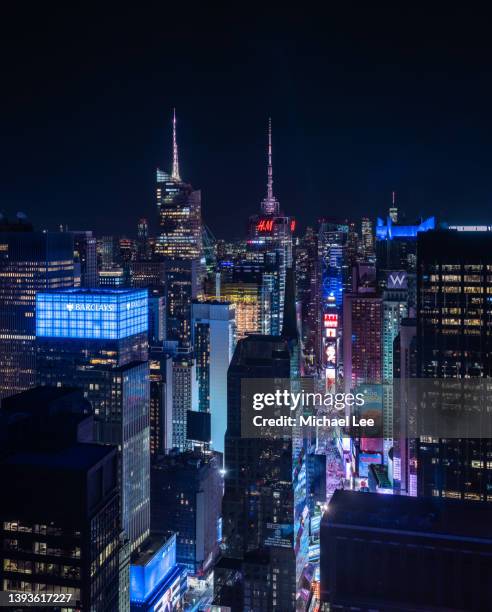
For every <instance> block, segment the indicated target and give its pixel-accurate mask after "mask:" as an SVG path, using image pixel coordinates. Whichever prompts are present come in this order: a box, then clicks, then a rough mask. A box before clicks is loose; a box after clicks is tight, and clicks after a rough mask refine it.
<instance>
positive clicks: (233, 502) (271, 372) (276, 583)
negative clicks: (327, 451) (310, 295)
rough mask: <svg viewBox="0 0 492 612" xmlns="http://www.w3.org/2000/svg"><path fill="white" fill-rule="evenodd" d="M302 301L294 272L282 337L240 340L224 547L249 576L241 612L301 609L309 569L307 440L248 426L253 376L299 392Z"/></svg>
mask: <svg viewBox="0 0 492 612" xmlns="http://www.w3.org/2000/svg"><path fill="white" fill-rule="evenodd" d="M294 296H295V285H294V278H293V274H292V270H289V271H288V272H287V275H286V303H285V309H284V321H283V325H282V336H281V337H279V336H248V337H247V338H244V339H243V340H240V341H239V342H238V344H237V346H236V350H235V352H234V356H233V359H232V361H231V365H230V367H229V372H228V411H227V432H226V445H225V492H224V502H223V522H224V547H225V556H226V558H228V559H229V560H232V563H230V566H231V568H234V560H239V561H240V564H241V568H242V572H243V575H244V590H243V593H242V595H240V597H242V606H243V607H242V608H239V609H246V610H248V609H251V610H263V609H265V610H282V611H283V610H291V609H295V606H296V601H298V603H300V599H299V598H300V597H301V594H300V592H301V590H302V587H301V585H302V582H303V575H304V570H305V568H306V564H307V553H308V530H307V525H308V523H309V509H308V505H307V493H306V491H307V477H308V475H307V467H306V466H307V453H306V440H305V439H303V438H302V437H299V436H298V435H297V432H296V431H294V429H295V428H293V431H292V434H291V435H290V436H285V437H282V436H267V437H262V438H249V437H247V435H248V434H247V433H246V432H245V431H243V425H242V422H241V421H242V414H243V409H244V407H243V406H242V398H243V397H244V388H245V387H244V385H245V384H247V381H248V379H270V381H273V380H274V379H275V380H276V381H277V382H278V381H280V380H281V379H283V380H284V384H286V385H287V386H291V385H293V388H297V387H296V385H297V381H296V378H298V377H299V363H300V347H299V339H298V332H297V324H296V316H295V301H294ZM253 384H256V382H254V383H253ZM228 597H229V595H228V594H227V593H226V592H225V591H224V592H223V593H221V594H219V595H218V597H217V602H218V603H221V604H223V605H228V601H229V600H228ZM234 597H237V595H234ZM229 603H230V602H229ZM236 605H237V604H236Z"/></svg>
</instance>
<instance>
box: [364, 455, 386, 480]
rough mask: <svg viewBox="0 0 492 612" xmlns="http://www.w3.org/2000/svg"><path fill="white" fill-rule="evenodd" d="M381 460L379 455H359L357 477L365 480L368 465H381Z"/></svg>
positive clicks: (367, 474)
mask: <svg viewBox="0 0 492 612" xmlns="http://www.w3.org/2000/svg"><path fill="white" fill-rule="evenodd" d="M382 462H383V458H382V456H381V454H380V453H360V455H359V476H360V477H361V478H367V477H368V476H369V465H370V464H371V463H376V464H381V463H382Z"/></svg>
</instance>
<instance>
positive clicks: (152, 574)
mask: <svg viewBox="0 0 492 612" xmlns="http://www.w3.org/2000/svg"><path fill="white" fill-rule="evenodd" d="M175 565H176V535H175V534H173V535H172V536H171V537H170V538H169V540H167V541H166V542H165V543H164V544H163V546H161V547H160V548H158V549H157V550H156V552H155V554H154V555H152V556H151V557H150V558H149V559H144V560H143V562H142V563H139V564H135V565H134V564H131V565H130V600H131V601H132V602H138V601H140V602H142V601H146V600H147V598H148V597H149V595H150V594H151V593H152V592H153V591H154V590H155V589H156V587H158V586H159V585H160V584H161V583H162V581H163V580H164V579H165V578H166V577H167V576H168V575H169V574H170V572H171V570H173V569H174V567H175Z"/></svg>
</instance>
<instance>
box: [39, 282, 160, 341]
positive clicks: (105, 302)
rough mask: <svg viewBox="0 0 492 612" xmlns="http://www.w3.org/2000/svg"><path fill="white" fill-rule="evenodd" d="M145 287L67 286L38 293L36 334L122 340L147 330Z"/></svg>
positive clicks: (51, 336) (54, 336) (48, 336)
mask: <svg viewBox="0 0 492 612" xmlns="http://www.w3.org/2000/svg"><path fill="white" fill-rule="evenodd" d="M148 317H149V313H148V296H147V290H145V289H138V290H137V289H66V290H60V291H42V292H39V293H37V294H36V336H37V337H45V338H82V339H84V338H85V339H101V340H120V339H122V338H127V337H128V336H132V335H133V334H138V333H141V332H146V331H147V329H148Z"/></svg>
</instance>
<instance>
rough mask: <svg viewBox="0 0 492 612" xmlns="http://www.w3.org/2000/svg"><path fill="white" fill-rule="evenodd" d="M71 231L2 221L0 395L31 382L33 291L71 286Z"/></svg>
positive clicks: (33, 367) (32, 369)
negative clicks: (66, 231) (58, 230)
mask: <svg viewBox="0 0 492 612" xmlns="http://www.w3.org/2000/svg"><path fill="white" fill-rule="evenodd" d="M73 283H74V263H73V238H72V235H71V234H67V233H62V232H59V233H54V232H36V231H33V229H32V226H31V225H30V224H29V223H27V222H26V221H25V220H24V219H23V218H19V219H18V221H17V222H16V223H9V222H7V221H6V220H4V219H0V399H1V398H2V397H7V396H9V395H13V394H15V393H19V392H20V391H24V390H25V389H28V388H29V387H32V386H33V385H34V382H35V366H36V364H35V351H34V342H35V322H34V321H35V319H34V312H35V293H36V291H39V290H46V289H59V288H62V287H73Z"/></svg>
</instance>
